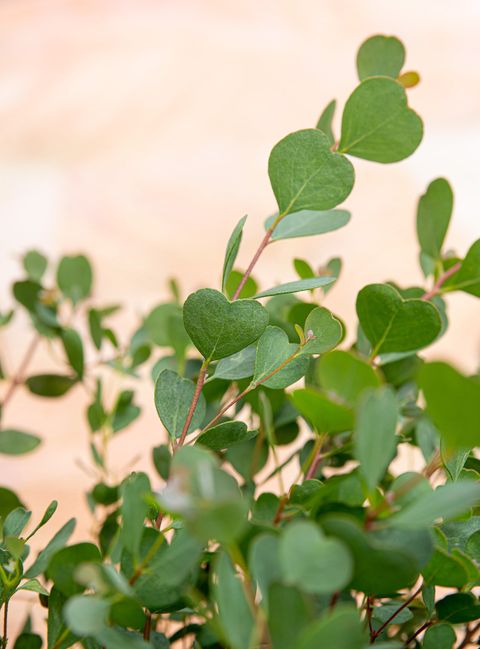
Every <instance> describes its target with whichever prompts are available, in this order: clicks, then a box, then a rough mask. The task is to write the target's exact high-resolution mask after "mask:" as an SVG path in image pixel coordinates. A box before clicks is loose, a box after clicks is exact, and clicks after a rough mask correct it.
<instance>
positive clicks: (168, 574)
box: [134, 530, 203, 611]
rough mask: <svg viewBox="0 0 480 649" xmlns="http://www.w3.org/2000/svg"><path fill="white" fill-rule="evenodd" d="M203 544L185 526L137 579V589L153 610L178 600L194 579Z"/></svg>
mask: <svg viewBox="0 0 480 649" xmlns="http://www.w3.org/2000/svg"><path fill="white" fill-rule="evenodd" d="M202 548H203V546H202V544H201V543H200V542H199V541H198V540H197V539H195V538H193V537H192V536H191V535H190V534H188V533H187V532H186V531H185V530H180V531H179V532H176V533H175V536H174V537H173V540H172V543H171V544H170V545H168V546H167V547H166V548H165V550H164V551H163V552H160V553H158V555H156V556H155V558H154V559H153V561H152V562H151V564H150V569H149V571H147V572H146V573H144V574H143V575H142V576H141V577H139V579H138V580H137V581H136V582H135V585H134V590H135V593H136V594H137V596H138V598H139V600H140V601H141V602H142V604H143V605H144V606H146V607H147V608H148V609H150V610H151V611H162V610H168V609H169V607H171V606H172V605H175V604H177V603H178V601H179V600H180V598H181V597H182V595H183V594H184V593H185V591H186V589H187V588H188V586H189V585H190V584H191V583H192V582H193V579H194V576H195V572H196V568H197V566H198V563H199V561H200V558H201V555H202Z"/></svg>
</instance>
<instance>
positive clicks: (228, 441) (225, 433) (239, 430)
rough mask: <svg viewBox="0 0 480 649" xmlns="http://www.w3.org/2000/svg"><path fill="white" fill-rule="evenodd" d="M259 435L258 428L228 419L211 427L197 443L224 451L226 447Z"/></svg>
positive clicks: (213, 449)
mask: <svg viewBox="0 0 480 649" xmlns="http://www.w3.org/2000/svg"><path fill="white" fill-rule="evenodd" d="M257 435H258V430H248V428H247V424H244V423H243V421H226V422H224V423H223V424H218V426H214V427H213V428H209V429H208V430H206V431H205V432H204V433H202V434H201V435H200V437H199V438H198V439H197V441H196V442H195V444H201V445H202V446H206V447H207V448H209V449H210V450H212V451H223V450H224V449H226V448H230V447H231V446H235V445H236V444H241V443H242V442H245V441H246V440H248V439H253V438H254V437H256V436H257Z"/></svg>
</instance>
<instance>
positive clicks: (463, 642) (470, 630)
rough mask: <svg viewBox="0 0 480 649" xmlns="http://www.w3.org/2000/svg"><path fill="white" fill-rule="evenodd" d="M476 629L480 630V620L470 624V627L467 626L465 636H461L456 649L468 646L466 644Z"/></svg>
mask: <svg viewBox="0 0 480 649" xmlns="http://www.w3.org/2000/svg"><path fill="white" fill-rule="evenodd" d="M477 631H480V622H477V624H475V625H474V626H472V627H471V628H470V629H469V628H468V627H467V631H466V633H465V637H464V638H463V640H462V642H461V643H460V644H459V645H458V647H457V649H465V648H466V647H468V645H469V644H471V643H472V642H473V636H474V635H475V633H476V632H477Z"/></svg>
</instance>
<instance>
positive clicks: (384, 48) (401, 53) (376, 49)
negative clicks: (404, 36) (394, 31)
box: [357, 34, 405, 81]
mask: <svg viewBox="0 0 480 649" xmlns="http://www.w3.org/2000/svg"><path fill="white" fill-rule="evenodd" d="M404 63H405V48H404V46H403V43H402V42H401V41H399V40H398V38H395V36H382V35H380V34H379V35H378V36H371V37H370V38H368V39H367V40H366V41H365V42H364V43H362V45H361V47H360V49H359V50H358V54H357V72H358V78H359V79H360V81H363V80H364V79H366V78H368V77H392V78H393V79H396V78H397V77H398V75H399V74H400V71H401V69H402V67H403V64H404Z"/></svg>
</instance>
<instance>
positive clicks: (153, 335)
mask: <svg viewBox="0 0 480 649" xmlns="http://www.w3.org/2000/svg"><path fill="white" fill-rule="evenodd" d="M173 323H175V324H176V325H177V326H179V327H180V329H182V330H183V334H184V336H186V335H187V334H186V332H185V330H184V327H183V322H182V307H181V306H179V305H178V304H175V303H167V304H159V305H158V306H156V307H155V308H154V309H152V311H150V313H149V314H148V315H147V317H146V318H145V320H144V321H143V327H144V329H145V331H146V333H147V336H148V337H149V339H150V340H151V341H152V342H154V343H155V344H156V345H158V346H159V347H170V346H171V336H170V330H171V326H172V324H173Z"/></svg>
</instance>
